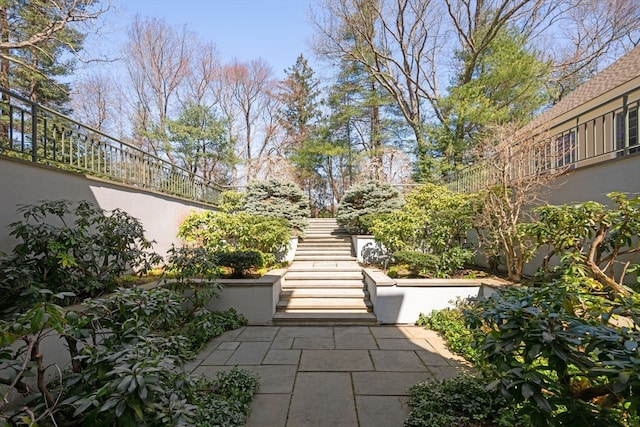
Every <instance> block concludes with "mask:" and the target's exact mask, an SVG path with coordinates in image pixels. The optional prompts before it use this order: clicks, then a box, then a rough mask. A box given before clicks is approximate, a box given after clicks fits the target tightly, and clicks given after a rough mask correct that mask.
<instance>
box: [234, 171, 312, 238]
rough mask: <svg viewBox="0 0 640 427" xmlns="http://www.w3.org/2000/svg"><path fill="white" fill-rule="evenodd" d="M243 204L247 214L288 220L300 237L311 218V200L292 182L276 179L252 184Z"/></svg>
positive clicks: (248, 187) (248, 188)
mask: <svg viewBox="0 0 640 427" xmlns="http://www.w3.org/2000/svg"><path fill="white" fill-rule="evenodd" d="M242 202H243V207H244V211H245V212H246V213H248V214H252V215H259V216H263V217H268V218H282V219H286V220H287V221H288V223H289V225H290V226H291V228H292V229H293V230H294V231H295V232H297V233H298V234H299V235H304V230H305V228H307V225H308V218H309V216H311V210H310V208H309V198H308V197H307V196H306V195H305V194H304V192H303V191H302V190H301V189H300V187H298V186H297V185H295V184H294V183H292V182H286V181H278V180H275V179H272V180H269V181H255V182H252V183H250V184H249V185H248V186H247V192H246V194H245V195H244V198H243V200H242Z"/></svg>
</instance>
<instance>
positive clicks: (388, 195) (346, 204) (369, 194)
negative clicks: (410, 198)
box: [336, 181, 402, 234]
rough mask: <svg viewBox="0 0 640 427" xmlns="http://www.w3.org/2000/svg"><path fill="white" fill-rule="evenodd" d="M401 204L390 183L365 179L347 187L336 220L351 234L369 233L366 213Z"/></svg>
mask: <svg viewBox="0 0 640 427" xmlns="http://www.w3.org/2000/svg"><path fill="white" fill-rule="evenodd" d="M400 206H402V198H401V197H400V193H398V191H397V190H396V189H395V188H393V187H392V186H391V185H389V184H386V183H383V182H379V181H367V182H363V183H360V184H357V185H354V186H352V187H351V188H349V189H348V190H347V191H346V192H345V193H344V196H343V197H342V200H341V201H340V205H339V206H338V212H337V214H336V220H337V221H338V224H340V225H342V226H343V227H345V228H346V229H347V231H348V232H349V233H351V234H369V229H368V227H367V222H366V220H365V219H364V217H366V216H367V215H371V214H382V213H387V212H392V211H394V210H396V209H399V208H400Z"/></svg>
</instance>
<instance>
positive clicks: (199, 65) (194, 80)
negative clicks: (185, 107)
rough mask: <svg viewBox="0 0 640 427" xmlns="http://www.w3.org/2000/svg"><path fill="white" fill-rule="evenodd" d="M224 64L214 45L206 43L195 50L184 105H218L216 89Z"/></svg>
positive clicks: (184, 95)
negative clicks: (187, 103) (188, 103)
mask: <svg viewBox="0 0 640 427" xmlns="http://www.w3.org/2000/svg"><path fill="white" fill-rule="evenodd" d="M221 69H222V63H221V60H220V53H219V52H218V49H217V47H216V46H215V44H213V43H205V44H202V45H199V46H197V47H196V48H195V49H194V57H193V58H192V61H191V72H190V73H189V75H188V77H187V82H186V88H185V91H184V94H183V98H184V99H182V100H181V102H182V103H185V102H191V103H193V104H196V105H204V106H207V107H213V106H215V105H216V104H217V103H218V99H217V95H216V91H215V87H216V81H217V80H218V79H219V78H220V74H221Z"/></svg>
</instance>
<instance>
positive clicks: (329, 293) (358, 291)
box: [280, 287, 368, 299]
mask: <svg viewBox="0 0 640 427" xmlns="http://www.w3.org/2000/svg"><path fill="white" fill-rule="evenodd" d="M367 296H368V295H367V294H366V293H365V291H364V289H363V288H333V289H331V288H311V287H309V288H286V289H283V290H282V292H281V293H280V298H286V299H292V298H360V299H364V298H367Z"/></svg>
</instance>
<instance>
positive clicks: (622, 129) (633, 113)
mask: <svg viewBox="0 0 640 427" xmlns="http://www.w3.org/2000/svg"><path fill="white" fill-rule="evenodd" d="M627 120H628V123H625V113H624V111H620V112H618V113H616V123H615V126H616V127H615V132H616V134H615V149H616V151H619V152H618V156H622V155H623V154H624V153H625V151H624V149H625V148H628V149H629V153H635V152H637V151H639V150H640V147H639V146H638V142H639V141H638V107H633V108H631V109H629V110H628V111H627ZM627 134H628V135H627ZM626 136H628V140H625V137H626Z"/></svg>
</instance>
